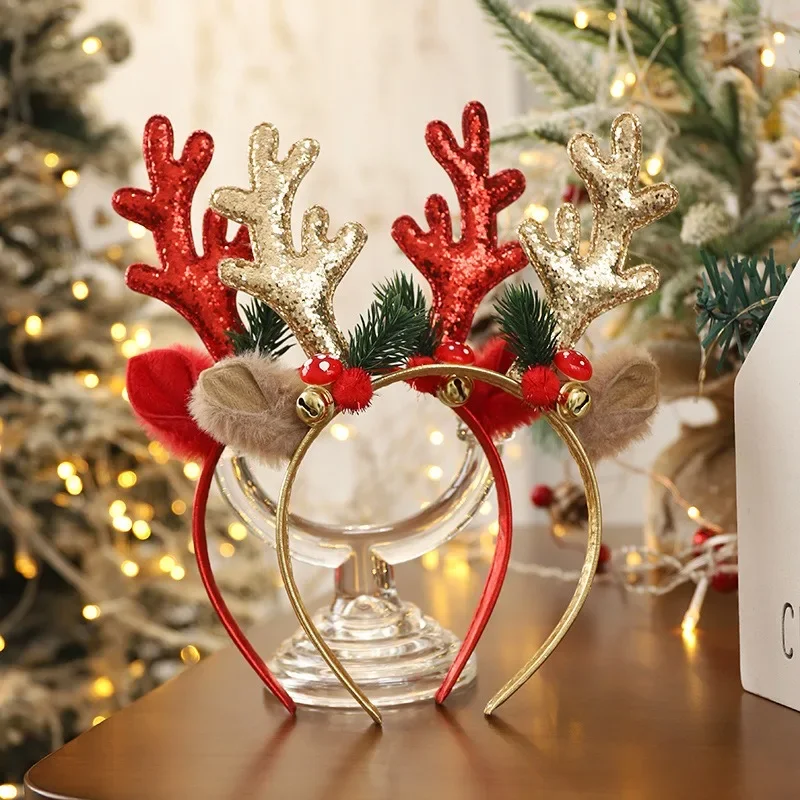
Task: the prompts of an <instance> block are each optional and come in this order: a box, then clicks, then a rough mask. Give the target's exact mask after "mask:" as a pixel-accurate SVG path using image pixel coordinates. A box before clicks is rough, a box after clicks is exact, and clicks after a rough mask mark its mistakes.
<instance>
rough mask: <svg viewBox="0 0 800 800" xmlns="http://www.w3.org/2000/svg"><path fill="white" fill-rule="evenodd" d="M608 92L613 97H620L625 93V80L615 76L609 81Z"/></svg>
mask: <svg viewBox="0 0 800 800" xmlns="http://www.w3.org/2000/svg"><path fill="white" fill-rule="evenodd" d="M608 93H609V94H610V95H611V96H612V97H613V98H615V99H617V100H619V98H620V97H623V96H624V95H625V81H624V80H622V78H616V79H615V80H613V81H612V82H611V86H610V87H609V90H608Z"/></svg>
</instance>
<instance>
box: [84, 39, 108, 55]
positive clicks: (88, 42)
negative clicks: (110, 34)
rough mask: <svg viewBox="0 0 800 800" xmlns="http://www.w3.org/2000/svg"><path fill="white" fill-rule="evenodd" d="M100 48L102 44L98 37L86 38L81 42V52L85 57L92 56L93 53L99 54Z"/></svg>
mask: <svg viewBox="0 0 800 800" xmlns="http://www.w3.org/2000/svg"><path fill="white" fill-rule="evenodd" d="M102 47H103V42H102V40H101V39H100V38H99V37H98V36H87V37H86V38H85V39H84V40H83V41H82V42H81V50H83V52H84V53H86V55H87V56H93V55H94V54H95V53H97V52H99V51H100V49H101V48H102Z"/></svg>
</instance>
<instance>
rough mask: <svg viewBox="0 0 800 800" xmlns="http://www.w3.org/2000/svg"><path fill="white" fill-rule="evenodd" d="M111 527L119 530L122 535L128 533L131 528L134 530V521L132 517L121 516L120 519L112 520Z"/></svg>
mask: <svg viewBox="0 0 800 800" xmlns="http://www.w3.org/2000/svg"><path fill="white" fill-rule="evenodd" d="M111 526H112V527H113V528H114V529H115V530H118V531H119V532H120V533H127V532H128V531H129V530H131V528H133V520H132V519H131V518H130V517H127V516H125V515H124V514H121V515H120V516H118V517H114V519H112V520H111Z"/></svg>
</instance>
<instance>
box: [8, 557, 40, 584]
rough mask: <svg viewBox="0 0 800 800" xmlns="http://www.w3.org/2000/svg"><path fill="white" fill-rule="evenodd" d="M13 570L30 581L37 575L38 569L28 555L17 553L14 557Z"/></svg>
mask: <svg viewBox="0 0 800 800" xmlns="http://www.w3.org/2000/svg"><path fill="white" fill-rule="evenodd" d="M14 569H15V570H16V571H17V572H19V574H20V575H22V577H23V578H26V579H27V580H32V579H33V578H35V577H36V575H37V574H38V573H39V567H38V566H37V565H36V562H35V561H34V560H33V559H32V558H31V557H30V555H28V553H17V554H16V555H15V556H14Z"/></svg>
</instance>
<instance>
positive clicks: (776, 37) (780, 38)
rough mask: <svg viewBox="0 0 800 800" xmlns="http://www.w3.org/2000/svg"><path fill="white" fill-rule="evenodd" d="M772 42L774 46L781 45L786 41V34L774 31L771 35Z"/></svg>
mask: <svg viewBox="0 0 800 800" xmlns="http://www.w3.org/2000/svg"><path fill="white" fill-rule="evenodd" d="M772 41H773V42H775V44H783V43H784V42H785V41H786V34H785V33H784V32H783V31H775V33H773V34H772Z"/></svg>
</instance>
